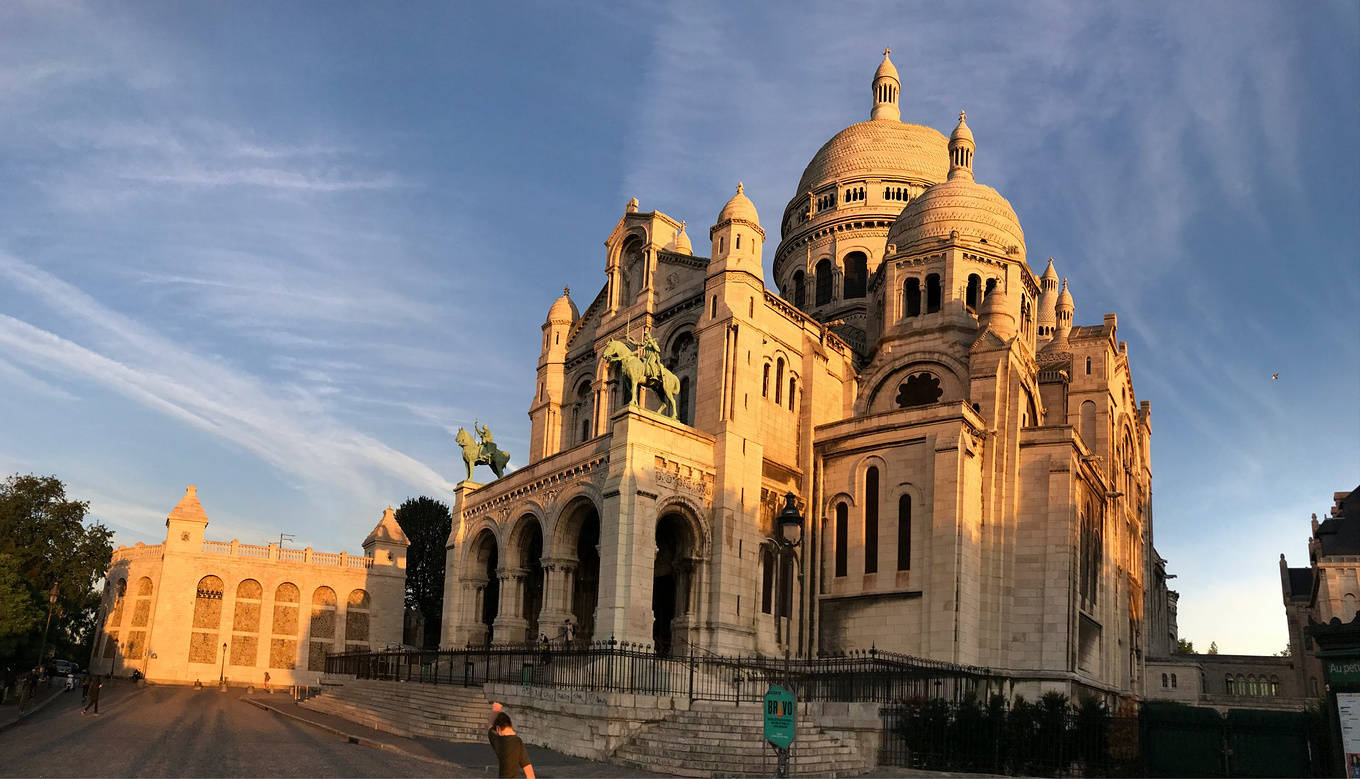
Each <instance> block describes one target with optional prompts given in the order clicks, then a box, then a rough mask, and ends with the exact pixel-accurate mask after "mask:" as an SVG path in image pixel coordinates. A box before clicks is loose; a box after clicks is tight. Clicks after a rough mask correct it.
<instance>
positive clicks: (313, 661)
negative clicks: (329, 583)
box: [307, 587, 336, 671]
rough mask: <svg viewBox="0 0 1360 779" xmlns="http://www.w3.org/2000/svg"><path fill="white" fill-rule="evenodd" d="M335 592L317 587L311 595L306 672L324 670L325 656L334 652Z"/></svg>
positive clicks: (328, 588) (327, 588)
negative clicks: (309, 636) (309, 640)
mask: <svg viewBox="0 0 1360 779" xmlns="http://www.w3.org/2000/svg"><path fill="white" fill-rule="evenodd" d="M335 606H336V600H335V590H332V589H331V588H330V587H317V588H316V591H315V592H313V593H312V618H311V622H310V628H311V646H309V647H308V648H307V649H308V651H307V670H309V671H324V670H326V655H327V654H329V653H331V652H334V651H335V622H336V620H335Z"/></svg>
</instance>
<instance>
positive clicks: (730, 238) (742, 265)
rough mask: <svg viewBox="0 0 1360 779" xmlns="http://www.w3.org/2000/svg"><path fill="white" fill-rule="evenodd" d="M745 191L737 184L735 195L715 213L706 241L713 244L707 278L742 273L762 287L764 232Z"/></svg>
mask: <svg viewBox="0 0 1360 779" xmlns="http://www.w3.org/2000/svg"><path fill="white" fill-rule="evenodd" d="M745 190H746V187H745V186H744V185H742V183H741V182H737V194H735V195H733V196H732V198H731V199H730V200H728V201H727V203H726V204H724V205H723V207H722V210H721V211H719V212H718V221H717V222H716V223H714V225H713V227H712V228H710V229H709V231H708V237H709V239H710V240H712V241H713V252H712V257H713V259H712V260H711V261H710V262H709V265H708V267H709V275H713V274H714V273H721V272H723V271H745V272H746V273H750V274H751V275H752V276H755V277H756V278H757V279H759V280H760V281H761V283H762V284H763V283H764V279H765V273H764V263H762V262H761V259H760V252H761V247H762V246H763V245H764V242H765V230H763V229H762V228H761V226H760V215H759V214H757V213H756V205H755V203H752V202H751V199H750V198H749V197H747V196H746V191H745Z"/></svg>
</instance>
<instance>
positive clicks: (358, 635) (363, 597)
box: [345, 590, 370, 652]
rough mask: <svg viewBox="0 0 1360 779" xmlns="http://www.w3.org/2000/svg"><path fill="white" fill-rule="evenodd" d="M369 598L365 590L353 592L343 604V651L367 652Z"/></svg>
mask: <svg viewBox="0 0 1360 779" xmlns="http://www.w3.org/2000/svg"><path fill="white" fill-rule="evenodd" d="M369 604H370V601H369V597H368V592H367V591H366V590H355V591H353V592H351V593H350V594H349V598H348V599H347V601H346V603H345V651H346V652H353V651H361V652H362V651H367V650H368V610H369Z"/></svg>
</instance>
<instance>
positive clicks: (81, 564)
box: [0, 474, 113, 662]
mask: <svg viewBox="0 0 1360 779" xmlns="http://www.w3.org/2000/svg"><path fill="white" fill-rule="evenodd" d="M89 508H90V504H89V503H87V502H85V501H81V500H68V499H67V497H66V485H64V484H62V482H61V480H60V479H58V478H57V477H55V476H34V475H32V474H30V475H27V476H22V475H19V474H14V475H13V476H10V477H8V478H6V479H5V480H4V481H3V482H0V657H5V658H17V659H20V660H22V661H24V662H34V661H37V660H39V659H40V658H39V657H38V654H39V652H40V651H41V647H42V641H43V630H44V628H45V627H46V620H47V609H48V593H49V592H50V590H51V588H52V585H53V584H55V585H57V601H56V603H55V604H53V605H52V625H51V629H50V630H49V631H48V647H49V654H56V655H58V656H61V655H65V656H67V657H77V656H78V655H79V654H80V653H81V649H82V647H83V646H85V645H86V644H87V643H88V641H89V638H90V635H89V634H90V630H91V629H92V628H93V626H94V623H95V621H96V619H97V611H98V609H99V600H100V594H99V591H98V590H97V589H95V584H96V583H97V582H98V581H99V580H100V579H102V578H103V577H104V574H105V572H106V571H107V570H108V568H109V561H110V560H111V559H112V557H113V543H112V540H111V539H112V537H113V532H112V531H110V530H109V529H108V528H106V527H104V526H103V525H101V524H99V523H98V522H95V523H92V524H87V523H86V521H85V515H86V513H87V512H88V511H89ZM11 630H12V631H13V632H8V631H11Z"/></svg>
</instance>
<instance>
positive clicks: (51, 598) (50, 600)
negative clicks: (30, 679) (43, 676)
mask: <svg viewBox="0 0 1360 779" xmlns="http://www.w3.org/2000/svg"><path fill="white" fill-rule="evenodd" d="M56 605H57V583H56V582H52V590H51V591H50V592H48V593H47V624H46V625H44V626H43V639H42V646H41V647H40V648H39V649H38V667H39V668H42V667H43V662H44V661H45V660H46V659H47V631H49V630H51V629H52V608H53V607H54V606H56Z"/></svg>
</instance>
